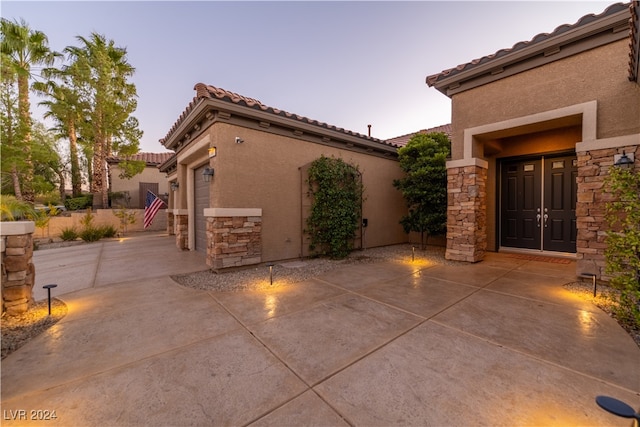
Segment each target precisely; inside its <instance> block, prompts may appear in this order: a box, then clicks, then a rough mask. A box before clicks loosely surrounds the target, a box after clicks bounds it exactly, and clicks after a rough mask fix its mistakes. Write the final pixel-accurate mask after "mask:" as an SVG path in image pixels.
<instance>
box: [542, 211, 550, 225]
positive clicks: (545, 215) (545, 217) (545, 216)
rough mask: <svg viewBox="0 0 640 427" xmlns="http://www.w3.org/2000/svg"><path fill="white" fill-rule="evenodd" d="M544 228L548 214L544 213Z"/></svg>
mask: <svg viewBox="0 0 640 427" xmlns="http://www.w3.org/2000/svg"><path fill="white" fill-rule="evenodd" d="M543 218H544V228H547V220H548V219H549V214H544V217H543Z"/></svg>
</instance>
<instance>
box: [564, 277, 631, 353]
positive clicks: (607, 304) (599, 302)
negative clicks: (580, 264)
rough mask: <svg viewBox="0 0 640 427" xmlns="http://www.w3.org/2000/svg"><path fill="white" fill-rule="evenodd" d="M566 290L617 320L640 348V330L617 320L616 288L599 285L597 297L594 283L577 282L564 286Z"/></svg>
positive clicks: (617, 292)
mask: <svg viewBox="0 0 640 427" xmlns="http://www.w3.org/2000/svg"><path fill="white" fill-rule="evenodd" d="M564 288H565V289H567V290H569V291H571V292H573V293H574V294H576V295H579V296H580V297H581V298H582V299H584V300H586V301H589V302H590V303H592V304H593V305H595V306H596V307H598V308H600V310H602V311H604V312H605V313H607V314H608V315H609V316H611V317H613V318H614V319H616V321H617V322H618V324H619V325H620V326H621V327H622V328H623V329H624V330H625V331H627V333H628V334H629V336H631V338H633V340H634V341H635V343H636V344H637V345H638V347H640V329H638V328H637V327H634V326H633V325H629V324H627V323H625V322H622V321H620V320H619V319H617V318H616V315H615V312H616V308H617V303H616V301H617V299H618V296H619V294H620V291H618V290H617V289H615V288H612V287H610V286H607V285H603V284H598V285H597V286H596V296H595V297H594V296H593V283H592V282H591V281H576V282H570V283H567V284H565V285H564Z"/></svg>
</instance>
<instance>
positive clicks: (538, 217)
mask: <svg viewBox="0 0 640 427" xmlns="http://www.w3.org/2000/svg"><path fill="white" fill-rule="evenodd" d="M540 218H542V216H541V215H540V214H538V215H536V220H538V228H540Z"/></svg>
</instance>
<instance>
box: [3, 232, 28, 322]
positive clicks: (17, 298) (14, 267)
mask: <svg viewBox="0 0 640 427" xmlns="http://www.w3.org/2000/svg"><path fill="white" fill-rule="evenodd" d="M34 230H35V224H34V223H33V222H30V221H18V222H3V223H2V224H1V228H0V235H1V236H2V240H1V242H0V246H1V249H2V312H3V313H4V312H5V311H6V312H7V314H8V315H15V314H20V313H24V312H25V311H27V310H28V309H29V306H30V305H31V303H32V302H33V284H34V283H35V278H36V271H35V267H34V265H33V232H34Z"/></svg>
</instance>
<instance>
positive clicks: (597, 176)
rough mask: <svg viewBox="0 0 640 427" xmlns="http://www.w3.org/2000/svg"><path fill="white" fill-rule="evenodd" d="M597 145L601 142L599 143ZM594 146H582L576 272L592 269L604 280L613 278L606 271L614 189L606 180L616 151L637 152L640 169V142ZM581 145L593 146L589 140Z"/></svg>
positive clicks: (639, 168) (636, 164)
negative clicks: (608, 217) (608, 214)
mask: <svg viewBox="0 0 640 427" xmlns="http://www.w3.org/2000/svg"><path fill="white" fill-rule="evenodd" d="M595 145H596V147H597V144H595ZM602 145H604V147H603V148H591V149H588V150H584V151H580V150H578V152H577V155H578V177H577V186H578V190H577V191H578V197H577V202H576V227H577V229H578V234H577V241H576V252H577V263H576V273H577V274H582V273H592V274H595V275H596V277H598V278H599V279H603V280H609V278H610V277H609V276H608V275H607V274H606V273H605V266H606V260H605V256H604V251H605V249H606V247H607V243H606V239H607V230H608V229H609V227H608V225H607V222H606V221H605V218H604V213H605V208H606V204H607V203H608V202H612V201H614V198H613V196H612V194H611V193H609V192H608V191H606V189H605V188H604V180H605V178H606V177H607V176H608V175H609V168H611V167H612V166H613V163H614V155H616V154H622V152H623V151H625V152H626V153H627V154H629V153H634V154H635V159H636V161H635V169H636V171H639V170H640V162H639V159H640V145H629V146H623V147H606V144H602ZM578 146H579V147H589V145H588V143H587V144H582V145H580V144H579V145H578Z"/></svg>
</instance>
